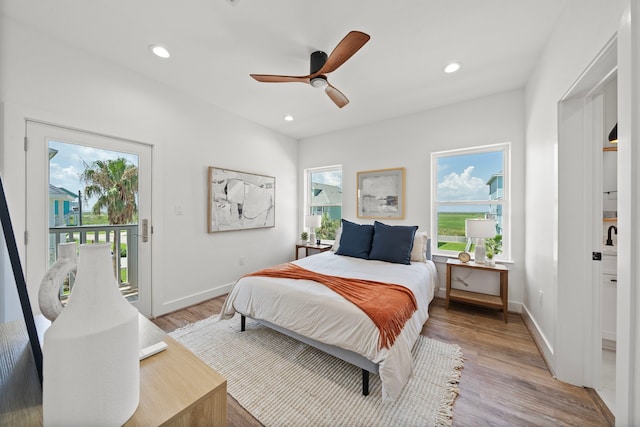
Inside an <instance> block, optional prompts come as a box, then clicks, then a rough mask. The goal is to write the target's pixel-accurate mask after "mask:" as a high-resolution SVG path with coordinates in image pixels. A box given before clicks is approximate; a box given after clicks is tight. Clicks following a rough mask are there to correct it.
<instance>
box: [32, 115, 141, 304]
mask: <svg viewBox="0 0 640 427" xmlns="http://www.w3.org/2000/svg"><path fill="white" fill-rule="evenodd" d="M25 149H26V168H25V169H26V193H27V194H26V197H25V200H26V207H25V208H26V209H25V210H26V218H25V222H26V230H27V235H26V236H25V237H26V239H25V240H26V261H25V274H26V277H27V281H28V283H30V286H37V285H39V282H40V279H41V278H42V277H43V276H44V274H45V272H46V270H47V269H48V268H49V267H50V265H51V264H52V263H53V262H55V260H56V254H57V245H58V244H59V243H61V242H69V241H75V242H76V243H77V244H84V243H96V242H102V243H110V244H111V249H112V258H113V265H114V275H115V277H116V280H117V282H118V284H119V287H120V290H121V292H122V294H123V295H124V296H125V298H127V300H128V301H129V302H130V303H131V304H132V305H134V306H135V307H136V308H137V309H138V311H140V313H142V314H143V315H145V316H150V315H151V157H152V156H151V146H150V145H147V144H143V143H139V142H135V141H130V140H126V139H122V138H117V137H112V136H108V135H101V134H97V133H93V132H88V131H83V130H77V129H71V128H68V127H64V126H59V125H53V124H49V123H43V122H38V121H33V120H27V122H26V128H25ZM98 174H99V175H100V176H103V177H106V178H107V179H108V182H105V181H104V179H100V180H97V179H95V177H96V176H98ZM134 183H135V185H134ZM134 187H135V190H134ZM116 188H119V189H120V193H122V194H123V196H119V197H117V198H118V204H119V206H118V208H117V209H114V208H113V206H114V202H113V200H110V199H109V197H110V195H109V194H110V192H111V193H113V191H114V190H115V189H116ZM123 188H130V191H122V189H123ZM122 202H124V203H122ZM123 206H124V207H123ZM72 286H73V281H72V279H70V280H69V281H68V282H65V284H64V286H63V287H62V288H61V292H60V298H61V300H62V301H63V302H64V301H65V300H66V298H67V297H68V294H69V292H70V290H71V289H72ZM36 295H37V294H36ZM32 297H33V296H32ZM34 301H37V298H36V299H35V300H34Z"/></svg>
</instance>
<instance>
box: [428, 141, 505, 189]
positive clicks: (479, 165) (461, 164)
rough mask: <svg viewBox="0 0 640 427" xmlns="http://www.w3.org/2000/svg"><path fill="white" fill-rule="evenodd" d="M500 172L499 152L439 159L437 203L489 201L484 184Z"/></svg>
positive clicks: (500, 160) (500, 156) (500, 154)
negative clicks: (438, 201)
mask: <svg viewBox="0 0 640 427" xmlns="http://www.w3.org/2000/svg"><path fill="white" fill-rule="evenodd" d="M502 169H503V152H502V151H493V152H489V153H477V154H464V155H460V156H447V157H441V158H439V159H438V160H437V177H438V200H440V201H455V200H488V199H489V186H488V185H487V181H489V179H490V178H491V176H492V175H493V174H496V173H499V172H502Z"/></svg>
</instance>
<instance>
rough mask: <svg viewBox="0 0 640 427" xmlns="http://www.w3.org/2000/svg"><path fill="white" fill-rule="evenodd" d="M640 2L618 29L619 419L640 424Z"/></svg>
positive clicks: (630, 5) (631, 2)
mask: <svg viewBox="0 0 640 427" xmlns="http://www.w3.org/2000/svg"><path fill="white" fill-rule="evenodd" d="M639 76H640V2H639V1H638V0H628V2H627V8H626V10H625V13H624V15H623V18H622V22H621V24H620V28H619V30H618V183H619V184H618V225H619V227H618V228H619V233H618V285H617V291H618V295H617V312H618V316H617V322H616V323H617V325H616V327H617V331H616V338H617V341H616V368H617V369H616V411H615V412H616V424H617V425H622V426H626V425H639V424H640V363H638V361H639V360H640V326H639V325H638V322H639V321H640V289H638V287H639V286H640V224H638V217H639V216H640V171H638V168H639V167H640V146H639V145H638V144H640V77H639Z"/></svg>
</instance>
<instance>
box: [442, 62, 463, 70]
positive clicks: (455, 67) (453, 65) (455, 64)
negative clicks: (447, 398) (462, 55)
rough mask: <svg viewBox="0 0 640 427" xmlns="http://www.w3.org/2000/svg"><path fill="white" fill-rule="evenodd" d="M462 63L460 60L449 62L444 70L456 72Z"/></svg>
mask: <svg viewBox="0 0 640 427" xmlns="http://www.w3.org/2000/svg"><path fill="white" fill-rule="evenodd" d="M461 65H462V64H460V63H459V62H452V63H450V64H448V65H447V66H446V67H444V72H445V73H455V72H456V71H458V70H459V69H460V66H461Z"/></svg>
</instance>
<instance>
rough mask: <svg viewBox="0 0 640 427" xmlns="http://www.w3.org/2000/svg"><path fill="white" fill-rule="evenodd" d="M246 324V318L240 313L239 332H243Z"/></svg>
mask: <svg viewBox="0 0 640 427" xmlns="http://www.w3.org/2000/svg"><path fill="white" fill-rule="evenodd" d="M246 325H247V318H246V317H244V316H243V315H242V314H241V315H240V332H244V330H245V327H246Z"/></svg>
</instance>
